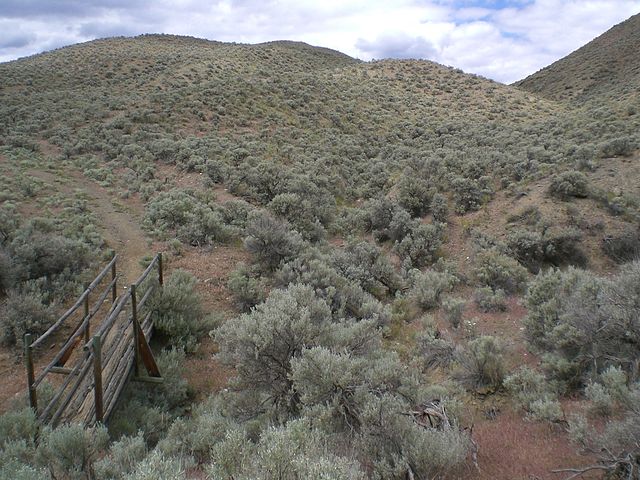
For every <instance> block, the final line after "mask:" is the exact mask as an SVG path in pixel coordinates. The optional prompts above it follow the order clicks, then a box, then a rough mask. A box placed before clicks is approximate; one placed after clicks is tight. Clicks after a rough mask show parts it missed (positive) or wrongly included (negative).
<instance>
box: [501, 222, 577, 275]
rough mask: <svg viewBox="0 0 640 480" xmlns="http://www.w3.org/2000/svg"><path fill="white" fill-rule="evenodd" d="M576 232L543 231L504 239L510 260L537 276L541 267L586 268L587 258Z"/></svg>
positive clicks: (521, 232)
mask: <svg viewBox="0 0 640 480" xmlns="http://www.w3.org/2000/svg"><path fill="white" fill-rule="evenodd" d="M581 240H582V234H581V233H580V232H579V231H577V230H562V231H544V232H543V233H542V234H540V233H537V232H533V231H530V230H516V231H514V232H513V233H511V234H510V235H509V237H508V238H507V244H508V247H509V250H511V252H513V256H514V257H515V258H516V259H517V260H518V262H520V263H521V264H522V265H523V266H525V267H526V268H527V269H528V270H529V271H530V272H532V273H538V272H539V271H540V269H541V268H542V267H544V266H556V267H559V266H564V265H575V266H585V265H586V264H587V258H586V257H585V255H584V253H583V252H582V250H580V247H579V243H580V241H581Z"/></svg>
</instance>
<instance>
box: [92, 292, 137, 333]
mask: <svg viewBox="0 0 640 480" xmlns="http://www.w3.org/2000/svg"><path fill="white" fill-rule="evenodd" d="M129 297H130V292H127V293H126V294H124V295H123V296H122V297H121V298H120V301H119V302H118V303H117V304H116V305H115V307H114V308H113V310H112V311H111V313H110V314H109V316H108V317H107V319H106V320H105V321H104V322H103V323H102V325H100V329H99V330H98V332H97V333H96V335H100V337H102V338H103V339H104V337H105V335H106V334H107V333H108V332H109V330H110V329H111V327H112V326H113V323H114V322H115V321H116V319H117V318H118V315H120V312H121V311H122V309H123V308H124V307H125V305H126V304H127V302H128V301H129Z"/></svg>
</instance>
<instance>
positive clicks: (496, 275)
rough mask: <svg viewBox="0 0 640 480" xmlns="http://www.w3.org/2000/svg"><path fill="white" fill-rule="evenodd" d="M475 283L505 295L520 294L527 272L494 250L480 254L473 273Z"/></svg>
mask: <svg viewBox="0 0 640 480" xmlns="http://www.w3.org/2000/svg"><path fill="white" fill-rule="evenodd" d="M473 275H474V276H475V278H476V281H477V282H478V283H479V284H480V285H486V286H488V287H491V288H492V289H493V290H499V289H500V290H503V291H504V292H505V293H507V294H513V293H519V292H521V291H522V290H523V289H524V287H525V285H526V283H527V277H528V275H527V270H526V269H525V268H523V267H522V266H521V265H520V264H519V263H518V262H517V261H516V260H514V259H513V258H511V257H507V256H506V255H503V254H501V253H499V252H498V251H496V250H493V249H492V250H488V251H485V252H482V253H480V254H479V255H478V257H477V258H476V265H475V268H474V271H473Z"/></svg>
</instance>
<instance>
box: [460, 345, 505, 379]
mask: <svg viewBox="0 0 640 480" xmlns="http://www.w3.org/2000/svg"><path fill="white" fill-rule="evenodd" d="M456 361H457V362H458V364H459V366H460V369H459V371H458V372H457V377H458V378H459V379H460V380H461V381H462V382H463V383H464V384H465V385H466V386H468V387H469V388H472V389H479V388H491V389H497V388H499V387H500V386H502V381H503V380H504V375H505V366H504V347H503V346H502V344H501V343H500V341H499V340H498V339H497V338H495V337H492V336H489V335H485V336H481V337H478V338H476V339H475V340H472V341H470V342H469V343H468V344H467V345H466V346H465V347H462V348H459V349H458V350H457V352H456Z"/></svg>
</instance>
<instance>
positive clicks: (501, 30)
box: [0, 0, 640, 83]
mask: <svg viewBox="0 0 640 480" xmlns="http://www.w3.org/2000/svg"><path fill="white" fill-rule="evenodd" d="M639 12H640V0H565V1H563V0H318V1H311V0H220V1H218V0H0V62H4V61H9V60H13V59H16V58H19V57H23V56H26V55H31V54H34V53H39V52H42V51H46V50H51V49H53V48H57V47H60V46H64V45H69V44H73V43H77V42H83V41H87V40H92V39H95V38H101V37H109V36H116V35H126V36H130V35H138V34H141V33H173V34H180V35H191V36H196V37H203V38H208V39H212V40H221V41H235V42H246V43H256V42H263V41H268V40H280V39H287V40H300V41H304V42H307V43H310V44H312V45H319V46H324V47H329V48H334V49H336V50H340V51H342V52H344V53H347V54H349V55H351V56H353V57H357V58H360V59H362V60H370V59H373V58H375V59H380V58H389V57H393V58H426V59H429V60H434V61H436V62H439V63H443V64H445V65H452V66H456V67H459V68H462V69H463V70H464V71H466V72H471V73H477V74H480V75H483V76H486V77H489V78H493V79H495V80H498V81H502V82H507V83H508V82H512V81H515V80H518V79H520V78H523V77H525V76H527V75H529V74H530V73H533V72H535V71H537V70H538V69H540V68H541V67H543V66H546V65H548V64H550V63H552V62H554V61H555V60H557V59H559V58H561V57H563V56H565V55H566V54H568V53H569V52H571V51H573V50H575V49H576V48H578V47H580V46H581V45H583V44H585V43H586V42H588V41H590V40H591V39H593V38H594V37H596V36H598V35H599V34H601V33H603V32H604V31H606V30H608V29H609V28H610V27H612V26H613V25H615V24H616V23H619V22H621V21H623V20H625V19H626V18H628V17H630V16H631V15H634V14H636V13H639Z"/></svg>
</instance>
